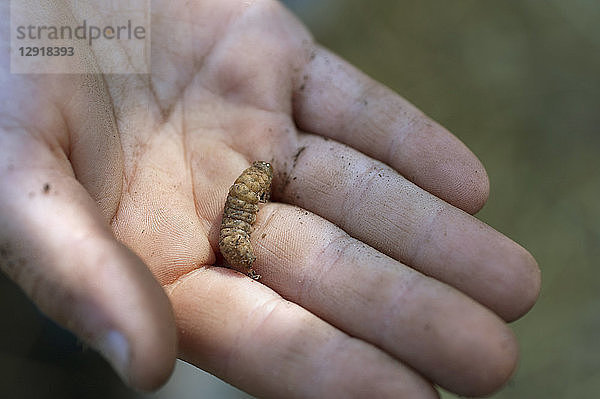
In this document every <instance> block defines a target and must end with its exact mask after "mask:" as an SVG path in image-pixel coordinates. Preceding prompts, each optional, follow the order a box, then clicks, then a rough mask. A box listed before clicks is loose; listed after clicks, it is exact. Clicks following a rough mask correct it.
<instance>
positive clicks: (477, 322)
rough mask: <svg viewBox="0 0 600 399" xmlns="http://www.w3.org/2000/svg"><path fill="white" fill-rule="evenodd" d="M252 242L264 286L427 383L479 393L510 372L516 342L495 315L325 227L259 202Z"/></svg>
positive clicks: (305, 215) (309, 217) (307, 217)
mask: <svg viewBox="0 0 600 399" xmlns="http://www.w3.org/2000/svg"><path fill="white" fill-rule="evenodd" d="M291 231H293V234H290V232H291ZM253 237H254V240H255V242H256V244H255V245H254V248H255V254H256V256H257V260H256V263H255V266H254V267H255V269H256V270H257V272H259V273H260V274H261V275H262V276H263V278H262V280H261V281H262V282H263V283H264V284H267V285H268V286H269V287H271V288H272V289H274V290H275V291H277V292H278V293H280V294H281V295H282V296H283V297H284V298H286V299H288V300H290V301H293V302H295V303H298V304H299V305H301V306H302V307H304V308H306V309H308V310H310V311H311V312H313V313H315V314H316V315H317V316H319V317H321V318H323V319H324V320H328V321H329V322H331V323H332V324H333V325H334V326H336V327H338V328H340V329H341V330H343V331H345V332H347V333H348V334H350V335H351V336H354V337H357V338H361V339H364V340H366V341H367V342H371V343H373V344H374V345H375V346H377V347H379V348H382V349H384V350H385V351H386V352H388V353H390V354H393V355H394V356H395V357H396V358H398V359H400V360H401V361H403V362H405V363H406V364H408V365H409V366H411V367H413V368H414V369H416V370H417V371H419V372H420V373H421V374H423V375H424V376H426V377H427V378H428V379H430V380H431V381H432V382H434V383H435V384H438V385H440V386H442V387H444V388H446V389H449V390H451V391H453V392H456V393H458V394H461V395H469V396H470V395H485V394H489V393H491V392H493V391H495V390H497V389H498V388H499V387H500V386H501V385H503V384H504V383H505V382H506V381H507V379H508V378H509V377H510V375H511V374H512V372H513V370H514V367H515V364H516V360H517V347H516V341H515V339H514V336H513V334H512V333H511V331H510V330H509V329H508V327H506V325H505V324H504V323H503V322H502V321H501V320H500V319H499V318H498V317H496V316H495V315H493V314H492V313H491V312H490V311H488V310H486V309H485V308H484V307H482V306H481V305H479V304H477V303H476V302H474V301H472V300H471V299H469V298H468V297H466V296H464V295H462V294H461V293H460V292H458V291H456V290H453V289H452V288H450V287H448V286H447V285H444V284H442V283H440V282H438V281H436V280H434V279H431V278H428V277H426V276H424V275H422V274H420V273H418V272H416V271H414V270H412V269H410V268H409V267H407V266H404V265H402V264H400V263H398V262H396V261H394V260H393V259H391V258H389V257H387V256H385V255H383V254H381V253H380V252H378V251H376V250H374V249H373V248H371V247H369V246H367V245H365V244H363V243H361V242H359V241H358V240H356V239H353V238H351V237H350V236H348V235H347V234H345V233H344V232H343V231H342V230H340V229H339V228H337V227H336V226H334V225H333V224H331V223H329V222H327V221H326V220H324V219H322V218H320V217H318V216H316V215H314V214H311V213H309V212H307V211H304V210H302V209H299V208H295V207H291V206H285V205H281V204H269V205H268V206H266V207H264V208H263V209H261V211H260V213H259V217H258V220H257V229H256V231H255V233H254V235H253Z"/></svg>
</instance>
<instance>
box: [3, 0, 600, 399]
mask: <svg viewBox="0 0 600 399" xmlns="http://www.w3.org/2000/svg"><path fill="white" fill-rule="evenodd" d="M288 4H289V5H290V7H292V8H293V9H294V10H295V11H296V12H297V13H298V15H299V16H300V17H301V18H302V19H303V21H304V22H305V23H306V24H307V25H308V26H309V28H310V29H311V30H312V32H313V33H314V35H315V37H316V39H317V40H318V41H320V42H321V43H323V44H324V45H325V46H327V47H329V48H331V49H332V50H333V51H335V52H337V53H339V54H340V55H342V56H343V57H345V58H347V59H348V60H350V61H351V62H353V63H354V64H355V65H357V66H358V67H359V68H360V69H362V70H363V71H365V72H366V73H368V74H369V75H371V76H373V77H374V78H376V79H378V80H380V81H382V82H383V83H385V84H387V85H388V86H390V87H391V88H393V89H394V90H396V91H397V92H399V93H400V94H401V95H403V96H405V97H406V98H408V99H409V100H410V101H412V102H413V103H414V104H416V105H417V106H418V107H420V108H421V109H422V110H423V111H424V112H426V113H427V114H429V115H430V116H431V117H433V118H434V119H436V120H437V121H439V122H440V123H441V124H443V125H444V126H446V127H447V128H449V129H450V130H451V131H452V132H454V133H455V134H456V135H457V136H458V137H459V138H461V139H462V140H463V141H464V142H465V143H466V144H467V145H468V146H469V147H470V148H471V149H472V150H473V151H474V152H475V153H476V154H477V155H478V156H479V157H480V159H481V160H482V161H483V163H484V165H485V166H486V168H487V170H488V173H489V176H490V180H491V196H490V200H489V202H488V204H487V205H486V207H485V208H484V209H483V211H482V212H481V213H480V214H479V215H478V217H480V218H481V219H482V220H484V221H485V222H487V223H489V224H490V225H492V226H494V227H495V228H496V229H498V230H499V231H501V232H503V233H505V234H507V235H508V236H510V237H512V238H513V239H515V240H516V241H518V242H519V243H521V244H522V245H523V246H525V247H526V248H527V249H529V250H530V251H531V252H532V253H533V254H534V256H535V257H536V258H537V260H538V262H539V264H540V267H541V269H542V273H543V288H542V293H541V296H540V300H539V302H538V304H537V305H536V306H535V307H534V309H533V310H532V311H531V312H530V313H529V314H528V315H527V316H525V317H524V318H523V319H522V320H520V321H518V322H516V323H514V324H513V327H514V330H515V332H516V334H517V336H518V338H519V340H520V343H521V347H522V356H521V362H520V366H519V369H518V371H517V373H516V375H515V377H514V378H513V380H512V381H511V382H510V383H509V384H508V385H507V387H506V388H505V389H504V390H503V391H501V392H499V393H497V394H496V395H494V396H493V398H497V399H504V398H550V399H554V398H569V399H572V398H595V397H599V393H600V334H599V332H600V279H599V277H600V268H599V267H598V266H599V264H598V261H597V259H599V258H600V227H599V226H600V202H599V201H598V198H599V197H600V172H599V171H600V161H599V160H598V155H599V153H600V134H599V132H598V130H599V129H600V23H599V21H600V2H597V1H591V0H587V1H584V0H569V1H565V0H546V1H540V0H537V1H534V0H520V1H510V0H509V1H506V0H503V1H499V0H498V1H480V0H479V1H476V0H454V1H440V0H437V1H434V0H379V1H371V2H367V1H366V0H330V1H312V2H311V1H305V0H296V1H292V0H290V1H288ZM0 314H1V315H2V317H3V318H4V319H5V320H7V321H6V322H5V323H3V327H2V329H0V372H1V374H2V376H1V377H0V397H3V398H4V397H6V398H13V397H14V398H51V397H61V398H62V397H81V398H96V397H97V398H134V397H144V398H175V399H182V398H246V397H247V396H246V395H245V394H243V393H241V392H239V391H237V390H235V389H234V388H232V387H229V386H227V385H225V384H222V383H220V382H219V381H218V380H216V379H215V378H213V377H210V376H207V375H206V374H203V373H201V372H199V371H197V370H195V369H193V368H191V367H189V366H186V365H184V364H182V363H180V364H178V368H177V372H176V373H175V375H174V377H173V379H172V380H171V382H170V383H169V384H168V385H167V386H166V387H165V388H164V389H163V390H161V391H160V392H159V393H157V394H152V395H141V394H138V393H134V392H132V391H130V390H128V389H127V388H125V387H124V386H123V385H122V384H121V383H120V382H119V381H118V379H117V378H116V377H115V376H114V374H113V373H112V371H111V370H110V369H109V368H108V366H107V365H106V364H105V363H104V362H102V361H101V360H100V359H99V357H98V356H97V355H95V354H94V353H93V352H92V351H89V350H82V348H81V347H80V346H79V345H78V344H77V343H76V341H75V340H74V339H73V338H72V337H70V336H68V335H65V334H64V332H62V330H60V329H58V328H57V327H56V326H55V325H53V324H52V323H51V322H49V321H47V320H46V319H45V318H43V317H42V316H41V315H39V313H37V311H36V310H35V308H34V307H33V306H32V305H31V304H30V303H29V302H28V300H27V299H26V298H24V297H23V296H22V295H21V294H20V292H19V291H18V289H17V288H15V287H14V285H13V284H12V283H10V282H8V281H7V280H6V279H5V278H4V277H0ZM445 397H447V398H452V397H453V396H452V395H449V394H448V395H445Z"/></svg>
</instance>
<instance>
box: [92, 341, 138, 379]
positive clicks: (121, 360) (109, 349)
mask: <svg viewBox="0 0 600 399" xmlns="http://www.w3.org/2000/svg"><path fill="white" fill-rule="evenodd" d="M93 346H94V347H95V348H96V350H97V351H98V352H100V354H101V355H102V356H103V357H104V358H105V359H106V360H107V361H108V362H109V363H110V364H111V365H112V367H113V368H114V369H115V371H116V372H117V374H119V376H120V377H121V379H122V380H123V381H125V382H126V383H129V360H130V359H129V343H128V342H127V340H126V339H125V336H123V334H121V333H120V332H118V331H116V330H110V331H108V332H107V333H106V334H104V335H103V336H101V337H100V339H98V340H97V341H96V342H95V345H93Z"/></svg>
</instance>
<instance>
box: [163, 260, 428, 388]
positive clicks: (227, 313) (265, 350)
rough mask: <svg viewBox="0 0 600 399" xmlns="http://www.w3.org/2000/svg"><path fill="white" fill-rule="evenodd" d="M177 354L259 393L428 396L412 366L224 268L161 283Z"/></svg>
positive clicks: (241, 386) (230, 381) (194, 273)
mask: <svg viewBox="0 0 600 399" xmlns="http://www.w3.org/2000/svg"><path fill="white" fill-rule="evenodd" d="M167 291H168V292H169V296H170V298H171V302H172V303H173V305H174V306H173V308H174V309H175V317H176V320H177V326H178V329H179V340H180V348H181V351H182V353H181V355H182V356H183V358H184V359H185V360H186V361H189V362H191V363H193V364H195V365H196V366H199V367H201V368H203V369H205V370H207V371H209V372H211V373H213V374H215V375H217V376H218V377H220V378H223V379H224V380H226V381H227V382H229V383H231V384H233V385H235V386H237V387H239V388H241V389H243V390H245V391H247V392H249V393H251V394H253V395H256V396H258V397H261V398H359V397H366V396H367V395H368V396H369V397H377V398H436V397H438V396H437V394H436V392H435V391H434V389H433V388H432V387H431V385H430V384H428V383H427V382H426V381H425V380H423V379H422V378H421V377H419V376H418V375H417V374H416V373H415V372H414V371H412V370H410V369H409V368H407V367H405V366H403V365H402V364H401V363H399V362H397V361H395V360H394V359H392V358H391V357H390V356H388V355H386V354H385V353H384V352H382V351H381V350H379V349H377V348H375V347H374V346H371V345H369V344H367V343H365V342H363V341H360V340H358V339H355V338H351V337H349V336H348V335H346V334H344V333H342V332H341V331H339V330H337V329H335V328H333V327H332V326H331V325H329V324H327V323H325V322H324V321H322V320H321V319H319V318H317V317H315V316H314V315H312V314H311V313H309V312H307V311H306V310H304V309H302V308H300V307H299V306H297V305H294V304H292V303H290V302H287V301H285V300H283V299H282V298H281V297H279V296H278V295H276V294H275V293H274V292H273V291H271V290H270V289H269V288H267V287H266V286H264V285H262V284H259V283H256V282H254V281H252V280H250V279H248V278H247V277H245V276H242V275H240V274H238V273H236V272H234V271H232V270H227V269H221V268H209V269H206V268H201V269H198V270H196V271H193V272H190V273H188V274H186V275H185V276H183V277H182V278H180V279H179V280H177V281H176V282H175V283H173V284H171V285H169V286H168V287H167Z"/></svg>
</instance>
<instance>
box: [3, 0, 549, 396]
mask: <svg viewBox="0 0 600 399" xmlns="http://www.w3.org/2000/svg"><path fill="white" fill-rule="evenodd" d="M61 4H62V3H61ZM0 7H2V13H3V15H8V2H3V3H2V5H0ZM58 11H60V12H64V13H69V12H70V10H58ZM152 13H153V20H152V69H151V70H152V73H151V74H149V75H69V76H67V75H12V74H10V73H9V71H8V60H7V57H8V46H9V43H7V42H2V50H3V52H2V57H3V62H2V65H1V68H2V69H1V72H0V89H1V90H0V93H1V94H0V95H1V96H2V97H1V108H0V225H1V226H3V227H2V229H1V230H0V266H1V268H2V270H3V271H4V272H5V273H6V274H7V275H8V276H10V277H11V278H12V279H13V280H14V281H15V282H16V283H17V284H19V285H20V286H21V287H22V288H23V290H24V292H25V293H26V294H27V295H29V296H30V297H31V299H32V300H33V301H34V302H35V303H36V304H37V305H38V306H39V307H40V308H41V309H42V310H43V311H44V312H46V313H47V314H48V315H49V316H51V317H53V318H54V319H55V320H57V321H58V322H60V323H62V324H63V325H65V326H66V327H68V328H70V329H71V330H73V331H74V332H75V333H77V334H78V335H79V336H81V337H82V338H83V339H84V340H86V341H88V342H90V344H91V345H92V346H95V347H98V348H99V349H101V350H102V349H103V348H105V347H104V346H103V344H104V343H105V342H106V341H107V340H106V337H111V336H112V335H111V332H114V331H117V332H119V333H120V334H121V335H122V336H123V337H124V339H125V341H126V342H127V343H128V346H126V348H128V349H127V350H126V351H125V354H124V355H123V354H122V356H121V357H119V356H116V355H115V354H114V353H111V352H110V351H107V350H104V352H103V353H104V354H105V356H107V358H108V359H109V361H111V362H112V363H113V365H115V369H116V370H117V371H118V372H119V373H120V374H121V375H122V376H123V379H124V380H125V381H127V382H128V383H129V384H131V385H132V386H134V387H136V388H138V389H146V390H148V389H154V388H156V387H158V386H160V385H161V384H162V383H164V382H165V380H166V379H167V378H168V376H169V374H170V372H171V370H172V367H173V362H174V360H175V357H176V356H180V357H181V358H183V359H185V360H186V361H188V362H191V363H193V364H195V365H197V366H198V367H201V368H203V369H205V370H208V371H209V372H211V373H214V374H215V375H217V376H219V377H221V378H223V379H225V380H226V381H228V382H230V383H231V384H234V385H236V386H238V387H240V388H241V389H244V390H246V391H248V392H250V393H251V394H254V395H256V396H259V397H265V398H281V397H287V398H321V397H347V398H351V397H364V396H368V397H378V398H387V397H390V398H413V399H414V398H417V399H418V398H435V397H437V393H436V391H435V389H434V388H433V384H437V385H440V386H443V387H445V388H447V389H449V390H451V391H454V392H456V393H459V394H462V395H469V396H476V395H486V394H489V393H491V392H493V391H495V390H497V389H499V388H500V387H501V386H502V385H503V384H504V383H505V382H506V381H507V379H508V378H509V376H510V375H511V373H512V372H513V370H514V368H515V365H516V361H517V344H516V341H515V338H514V336H513V334H512V333H511V331H510V329H509V328H508V327H507V326H506V324H505V321H510V320H514V319H516V318H518V317H520V316H522V315H523V314H524V313H526V312H527V310H528V309H529V308H530V307H531V306H532V305H533V304H534V302H535V300H536V298H537V295H538V292H539V285H540V276H539V270H538V267H537V265H536V262H535V260H534V259H533V258H532V257H531V255H529V253H528V252H527V251H525V250H524V249H523V248H522V247H520V246H519V245H518V244H516V243H514V242H513V241H511V240H510V239H508V238H506V237H504V236H503V235H502V234H500V233H498V232H496V231H495V230H494V229H492V228H491V227H489V226H487V225H485V224H483V223H481V222H480V221H478V220H477V219H475V218H473V217H472V216H471V215H470V213H473V212H475V211H477V210H478V209H480V208H481V207H482V206H483V204H484V203H485V201H486V198H487V195H488V187H489V185H488V180H487V176H486V173H485V170H484V168H483V166H482V165H481V163H480V162H479V161H478V160H477V158H476V157H475V156H474V155H473V154H472V153H471V152H469V150H468V149H467V148H466V147H465V146H464V145H463V144H462V143H460V141H459V140H458V139H456V138H455V137H454V136H453V135H451V134H450V133H449V132H447V131H446V130H445V129H444V128H442V127H441V126H439V125H438V124H436V123H435V122H433V121H431V120H430V119H428V118H427V117H426V116H425V115H423V114H422V113H421V112H420V111H418V110H417V109H415V108H414V107H413V106H412V105H410V104H409V103H408V102H407V101H406V100H404V99H402V98H401V97H399V96H398V95H397V94H395V93H393V92H392V91H390V90H389V89H387V88H385V87H383V86H381V85H379V84H378V83H376V82H375V81H373V80H372V79H370V78H368V77H367V76H365V75H364V74H362V73H361V72H359V71H358V70H356V69H355V68H354V67H352V66H351V65H349V64H348V63H346V62H345V61H343V60H341V59H340V58H338V57H337V56H335V55H334V54H332V53H330V52H329V51H327V50H325V49H323V48H321V47H319V46H318V45H317V44H315V43H314V42H313V40H312V38H311V37H310V35H309V33H308V32H307V31H306V30H305V29H304V27H303V26H302V25H301V24H300V23H299V22H298V21H297V20H296V19H295V18H294V17H293V16H292V15H291V14H289V13H288V12H287V11H286V10H284V9H283V8H282V6H281V5H280V4H279V3H277V2H275V1H267V0H263V1H234V0H204V1H196V2H171V1H155V2H154V3H153V4H152ZM1 24H2V25H1V29H2V33H3V34H2V38H4V39H5V38H8V37H9V26H8V21H7V18H5V19H4V20H3V21H2V22H1ZM96 62H98V63H103V62H112V63H115V62H127V57H126V54H123V53H122V52H115V54H114V58H113V59H110V60H106V59H100V58H98V59H96ZM256 159H263V160H266V161H269V162H270V163H271V164H272V165H273V168H274V171H275V174H274V176H273V202H270V203H268V204H266V205H265V206H264V207H262V208H261V212H259V214H258V217H257V221H256V224H255V226H254V227H255V232H254V233H253V235H252V239H253V240H254V242H253V245H254V250H255V255H256V261H255V262H254V265H253V267H254V268H255V269H256V270H257V272H258V273H260V274H261V275H262V276H263V278H262V279H261V283H262V284H261V283H258V282H256V281H253V280H251V279H249V278H248V277H246V276H244V275H242V274H240V273H237V272H235V271H233V270H228V269H224V268H220V267H215V266H214V265H215V263H218V262H219V260H218V253H219V250H218V240H219V227H220V221H221V217H222V211H223V201H224V199H225V198H226V196H227V192H228V188H229V187H230V185H231V182H232V181H234V180H235V179H236V178H237V176H239V175H240V173H241V172H242V171H243V170H244V169H245V168H247V167H248V166H249V164H250V163H251V162H252V161H253V160H256ZM123 356H124V357H123ZM123 359H124V360H123Z"/></svg>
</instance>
